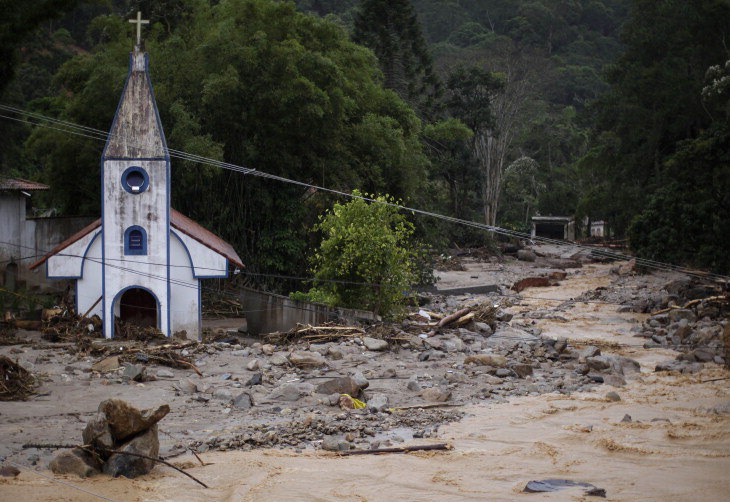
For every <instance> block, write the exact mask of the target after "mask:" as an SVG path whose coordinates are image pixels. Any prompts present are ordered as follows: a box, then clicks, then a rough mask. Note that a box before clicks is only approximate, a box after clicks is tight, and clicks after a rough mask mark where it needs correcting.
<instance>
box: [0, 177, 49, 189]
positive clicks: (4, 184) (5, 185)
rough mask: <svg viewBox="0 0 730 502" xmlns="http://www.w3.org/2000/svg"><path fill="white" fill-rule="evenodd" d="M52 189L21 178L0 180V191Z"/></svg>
mask: <svg viewBox="0 0 730 502" xmlns="http://www.w3.org/2000/svg"><path fill="white" fill-rule="evenodd" d="M50 188H51V187H49V186H48V185H44V184H43V183H38V182H36V181H29V180H24V179H21V178H0V190H25V191H26V192H27V191H29V190H48V189H50Z"/></svg>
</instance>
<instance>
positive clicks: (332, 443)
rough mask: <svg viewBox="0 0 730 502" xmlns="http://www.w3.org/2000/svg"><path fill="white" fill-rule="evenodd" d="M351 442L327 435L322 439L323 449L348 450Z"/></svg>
mask: <svg viewBox="0 0 730 502" xmlns="http://www.w3.org/2000/svg"><path fill="white" fill-rule="evenodd" d="M350 446H351V445H350V443H348V442H347V441H343V440H342V439H337V438H336V437H333V436H325V438H324V439H323V440H322V449H323V450H325V451H346V450H349V449H350Z"/></svg>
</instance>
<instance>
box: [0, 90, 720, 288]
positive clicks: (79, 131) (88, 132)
mask: <svg viewBox="0 0 730 502" xmlns="http://www.w3.org/2000/svg"><path fill="white" fill-rule="evenodd" d="M0 109H2V110H5V111H9V112H11V113H16V114H21V115H25V116H28V117H31V118H33V119H35V120H37V121H45V122H50V123H52V124H57V125H61V126H63V127H53V126H50V125H48V124H45V123H43V122H33V121H31V120H24V119H19V118H16V117H9V116H7V115H0V117H2V118H6V119H10V120H16V121H19V122H24V123H28V124H30V125H34V126H40V127H48V128H51V129H55V130H59V131H61V132H66V133H68V134H75V135H78V136H82V137H86V138H90V139H95V140H99V141H106V140H107V139H108V138H109V136H110V134H109V133H107V132H105V131H101V130H98V129H94V128H91V127H86V126H81V125H78V124H75V123H73V122H68V121H63V120H60V119H55V118H53V117H47V116H45V115H41V114H38V113H33V112H27V111H25V110H22V109H19V108H15V107H12V106H8V105H3V104H0ZM115 140H117V141H122V142H123V143H124V144H127V145H129V146H133V147H136V148H141V149H144V148H145V147H144V145H139V144H136V143H134V141H132V140H129V139H128V138H125V137H123V136H119V135H115ZM168 153H169V155H170V157H175V158H180V159H182V160H187V161H191V162H197V163H201V164H206V165H211V166H215V167H220V168H224V169H228V170H231V171H235V172H239V173H242V174H244V175H247V174H250V175H254V176H257V177H261V178H265V179H271V180H276V181H280V182H283V183H289V184H294V185H298V186H301V187H304V188H308V189H314V190H318V191H323V192H327V193H332V194H335V195H340V196H344V197H350V198H357V199H361V200H364V201H367V202H371V203H378V204H385V205H388V206H391V207H395V208H397V209H398V210H401V211H408V212H411V213H413V214H420V215H424V216H429V217H433V218H437V219H441V220H444V221H448V222H451V223H455V224H460V225H465V226H469V227H472V228H478V229H481V230H485V231H488V232H492V233H496V234H499V235H503V236H508V237H516V238H520V239H528V240H532V241H537V242H542V243H546V244H554V245H559V246H570V247H576V248H579V249H581V250H590V251H591V253H592V254H594V255H596V256H602V257H604V258H607V259H611V260H630V259H634V260H636V263H637V265H640V266H643V267H646V268H653V269H657V270H666V271H676V272H681V273H684V274H687V275H690V276H695V277H703V278H709V279H714V280H723V281H727V280H730V277H729V276H725V275H721V274H715V273H711V272H701V271H697V270H694V269H689V268H687V267H682V266H678V265H673V264H670V263H664V262H659V261H655V260H650V259H647V258H641V257H631V256H628V255H624V254H621V253H616V252H613V251H607V250H596V249H595V248H593V247H590V246H586V245H583V244H578V243H572V242H566V241H562V240H558V239H550V238H547V237H540V236H531V235H529V234H526V233H524V232H518V231H515V230H509V229H504V228H501V227H496V226H492V225H486V224H483V223H478V222H474V221H469V220H463V219H459V218H454V217H451V216H445V215H441V214H438V213H433V212H430V211H425V210H421V209H415V208H410V207H407V206H403V205H401V204H396V203H393V202H388V201H382V200H376V199H373V198H371V197H367V196H362V195H355V194H352V193H348V192H344V191H341V190H335V189H331V188H326V187H321V186H317V185H313V184H310V183H305V182H302V181H297V180H292V179H289V178H284V177H282V176H277V175H274V174H271V173H266V172H263V171H258V170H255V169H251V168H246V167H243V166H238V165H235V164H231V163H227V162H221V161H218V160H215V159H210V158H206V157H202V156H199V155H193V154H188V153H186V152H182V151H180V150H174V149H168Z"/></svg>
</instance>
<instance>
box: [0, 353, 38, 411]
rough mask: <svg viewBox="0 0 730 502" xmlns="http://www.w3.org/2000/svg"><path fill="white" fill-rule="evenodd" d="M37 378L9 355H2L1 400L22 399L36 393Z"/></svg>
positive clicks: (0, 366)
mask: <svg viewBox="0 0 730 502" xmlns="http://www.w3.org/2000/svg"><path fill="white" fill-rule="evenodd" d="M35 383H36V379H35V378H34V377H33V375H31V374H30V372H29V371H28V370H26V369H25V368H23V367H22V366H20V365H19V364H18V363H15V362H13V361H12V360H11V359H10V358H9V357H7V356H0V401H22V400H25V399H27V398H28V397H29V396H31V395H32V394H34V393H35V390H34V386H35Z"/></svg>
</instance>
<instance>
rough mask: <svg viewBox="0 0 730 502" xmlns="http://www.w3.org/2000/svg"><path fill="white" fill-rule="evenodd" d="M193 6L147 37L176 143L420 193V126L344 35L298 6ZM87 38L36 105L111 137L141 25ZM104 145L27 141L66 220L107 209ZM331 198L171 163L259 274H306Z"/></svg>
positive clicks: (103, 24) (98, 30)
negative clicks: (102, 183)
mask: <svg viewBox="0 0 730 502" xmlns="http://www.w3.org/2000/svg"><path fill="white" fill-rule="evenodd" d="M185 6H186V9H187V11H186V12H185V14H184V15H182V16H180V21H179V22H178V23H177V24H176V25H175V26H173V27H172V28H171V30H172V31H171V32H168V26H167V25H166V24H165V23H164V22H163V21H161V20H159V19H155V18H154V17H153V18H152V24H151V25H150V27H149V28H148V30H147V32H146V33H145V35H144V45H145V49H146V51H147V52H148V53H149V60H150V73H151V77H152V82H153V86H154V90H155V95H156V98H157V104H158V107H159V110H160V115H161V119H162V124H163V127H164V130H165V134H166V136H167V140H168V145H169V146H170V148H174V149H177V150H182V151H185V152H188V153H192V154H197V155H201V156H205V157H210V158H213V159H217V160H223V161H226V162H229V163H232V164H236V165H241V166H246V167H249V168H254V169H257V170H259V171H263V172H267V173H272V174H276V175H279V176H284V177H287V178H293V179H296V180H299V181H302V182H305V183H311V184H316V185H324V186H327V187H332V188H338V189H343V190H351V189H353V188H361V189H363V190H367V191H369V192H376V191H377V192H387V193H391V194H393V195H394V196H396V197H398V198H407V197H410V196H412V195H413V194H414V193H415V192H416V191H417V189H418V187H419V186H420V184H421V183H422V180H423V179H424V175H423V172H424V168H423V166H424V165H425V164H426V160H425V157H424V155H423V153H422V146H421V143H420V129H421V124H420V120H419V119H418V117H417V116H416V115H415V114H414V112H413V110H412V109H410V108H409V107H408V105H407V104H405V103H404V102H403V101H402V100H400V99H399V98H398V97H397V96H396V94H395V93H393V92H391V91H388V90H384V89H383V88H382V87H381V86H380V85H379V82H378V77H379V70H378V66H377V61H376V59H375V58H374V57H373V55H372V53H371V52H370V51H368V50H367V49H365V48H363V47H360V46H358V45H356V44H354V43H353V42H351V41H350V40H349V37H348V34H347V33H346V32H345V31H344V29H343V28H341V27H340V26H338V25H336V24H334V23H332V22H330V21H328V20H324V19H320V18H318V17H316V16H309V15H304V14H301V13H298V12H297V11H296V10H295V7H294V5H293V4H291V3H278V2H272V1H267V0H229V1H226V2H220V3H218V4H216V5H214V6H210V5H209V4H208V3H207V2H204V1H197V0H189V1H187V2H185ZM88 32H89V36H90V37H91V38H92V39H95V40H98V41H99V43H98V44H97V45H96V47H94V49H93V50H92V51H91V52H90V53H88V54H84V55H80V56H78V57H76V58H73V59H72V60H70V61H69V62H68V63H66V64H65V65H64V66H63V67H62V68H61V70H60V71H59V73H58V74H57V75H56V77H55V80H56V82H57V84H58V86H59V93H58V95H57V96H56V97H53V98H47V99H44V100H41V101H38V102H36V103H35V104H34V108H35V109H36V110H37V111H41V112H43V113H45V114H48V115H53V116H56V117H58V118H61V119H63V120H69V121H72V122H75V123H79V124H82V125H85V126H89V127H94V128H97V129H101V130H105V131H108V130H109V127H110V125H111V121H112V119H113V117H114V111H115V109H116V105H117V102H118V100H119V96H120V95H121V92H122V86H123V85H124V81H125V76H126V73H127V62H128V53H129V51H130V50H131V49H132V47H133V45H134V27H133V26H132V25H131V24H129V23H128V22H127V19H126V18H121V17H119V16H116V15H108V16H102V17H99V18H97V19H95V20H94V21H93V22H92V23H91V25H90V26H89V30H88ZM102 146H103V144H102V143H100V142H94V141H92V140H83V139H79V138H78V137H73V136H66V135H64V134H62V133H60V132H58V131H54V130H49V129H38V130H37V131H35V133H34V135H33V136H32V137H31V139H30V141H29V142H28V153H29V154H32V155H33V156H34V158H36V159H37V161H38V162H39V163H40V164H43V165H45V166H46V168H47V173H48V174H47V176H48V177H47V180H48V181H50V183H51V185H52V186H53V188H54V190H53V193H54V195H56V196H57V199H56V203H57V205H58V206H59V207H60V209H61V210H62V211H63V212H64V213H66V214H73V213H79V212H81V213H93V212H98V211H99V208H100V201H99V199H98V197H99V186H98V180H99V177H98V169H99V156H100V152H101V147H102ZM69 179H74V180H77V182H76V183H72V184H69V183H68V180H69ZM328 203H329V201H328V200H327V198H326V197H325V196H323V195H319V194H317V192H313V191H310V190H308V189H306V188H302V187H299V186H292V185H288V184H283V183H281V182H278V181H272V180H267V179H261V178H258V177H256V176H245V175H242V174H240V173H236V172H231V171H228V170H223V169H220V168H215V167H211V166H207V165H203V164H198V163H195V162H191V161H178V160H173V164H172V204H173V206H174V207H175V208H176V209H178V210H180V211H182V212H183V213H185V214H187V215H189V216H190V217H192V218H194V219H196V220H197V221H199V222H200V223H201V224H203V225H204V226H206V227H207V228H209V229H211V230H212V231H214V232H216V233H218V234H219V235H221V236H222V237H224V238H225V239H226V240H228V241H229V242H231V243H232V244H233V246H234V247H235V248H236V249H237V251H238V252H239V254H240V256H241V257H242V259H243V260H244V262H245V263H246V269H247V271H251V272H275V273H282V272H287V273H292V274H293V273H303V272H304V270H305V268H306V266H307V264H306V258H305V255H306V253H305V250H306V249H307V247H308V245H309V239H310V237H309V235H308V232H307V228H308V226H309V225H310V224H311V223H312V222H313V221H315V220H316V215H317V214H319V213H320V212H321V210H322V208H323V207H324V206H325V205H327V204H328ZM266 285H267V286H271V287H276V288H279V289H285V288H286V287H287V286H289V285H287V284H282V283H281V281H273V280H272V281H270V282H269V283H267V284H266Z"/></svg>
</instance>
